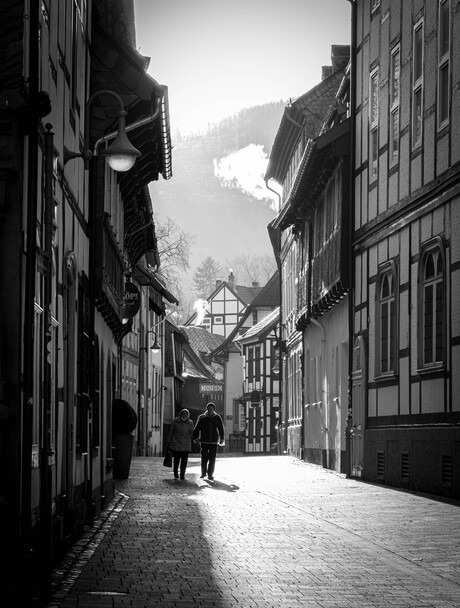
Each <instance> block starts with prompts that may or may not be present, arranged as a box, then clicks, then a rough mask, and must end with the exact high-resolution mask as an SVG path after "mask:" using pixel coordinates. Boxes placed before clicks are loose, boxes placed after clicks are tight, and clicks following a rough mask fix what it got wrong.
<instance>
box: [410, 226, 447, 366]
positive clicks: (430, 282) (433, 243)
mask: <svg viewBox="0 0 460 608" xmlns="http://www.w3.org/2000/svg"><path fill="white" fill-rule="evenodd" d="M435 252H436V253H437V254H438V256H439V257H440V261H441V264H442V274H441V275H440V276H439V275H438V274H435V276H434V277H433V278H429V279H425V269H426V262H427V260H428V257H429V256H430V255H432V254H433V253H435ZM418 270H419V274H418V301H419V311H418V312H419V318H418V324H417V335H418V373H424V372H425V373H426V372H430V371H437V370H440V369H445V368H446V366H447V340H446V336H447V297H446V296H447V292H446V287H447V280H446V279H447V277H446V251H445V246H444V243H443V241H442V239H441V237H435V238H434V239H431V240H430V241H428V242H427V243H425V244H424V245H423V246H422V247H421V252H420V257H419V269H418ZM438 285H440V294H441V296H442V300H441V305H440V308H441V310H440V312H439V314H440V322H441V330H440V332H439V334H437V332H436V323H437V316H438V315H437V309H436V299H437V298H436V293H434V294H433V295H432V296H431V307H432V319H433V320H432V323H431V330H432V331H431V340H432V346H431V351H432V354H434V357H433V360H431V361H426V360H425V353H426V323H425V318H426V314H425V310H426V293H427V287H429V286H432V287H433V286H434V287H435V288H436V287H437V286H438ZM435 291H436V289H435ZM433 309H434V310H433ZM438 335H439V337H440V340H441V345H440V347H439V348H440V350H441V359H436V350H437V336H438Z"/></svg>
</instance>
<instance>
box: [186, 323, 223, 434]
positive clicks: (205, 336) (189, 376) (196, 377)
mask: <svg viewBox="0 0 460 608" xmlns="http://www.w3.org/2000/svg"><path fill="white" fill-rule="evenodd" d="M181 329H182V333H183V334H184V336H185V337H186V339H187V343H186V344H185V345H184V347H183V389H182V407H185V408H187V409H188V410H189V411H190V417H191V418H192V420H193V421H194V422H196V420H197V418H198V416H199V415H200V414H202V413H203V412H204V410H205V409H206V404H207V403H209V402H210V401H212V402H213V403H215V404H216V411H217V413H218V414H220V415H221V416H222V420H224V419H225V410H224V366H223V363H222V362H220V361H219V360H218V359H216V358H213V357H211V353H212V351H213V350H215V349H216V348H217V347H218V346H219V344H221V342H222V341H223V338H222V336H217V335H215V334H211V333H210V332H209V331H208V330H207V329H205V328H204V327H195V326H192V327H186V326H182V327H181ZM178 413H179V412H178V411H176V413H175V414H176V416H177V414H178Z"/></svg>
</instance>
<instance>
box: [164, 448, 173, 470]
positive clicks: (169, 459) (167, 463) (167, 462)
mask: <svg viewBox="0 0 460 608" xmlns="http://www.w3.org/2000/svg"><path fill="white" fill-rule="evenodd" d="M163 466H164V467H172V452H171V450H166V454H165V457H164V458H163Z"/></svg>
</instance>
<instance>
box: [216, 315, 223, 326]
mask: <svg viewBox="0 0 460 608" xmlns="http://www.w3.org/2000/svg"><path fill="white" fill-rule="evenodd" d="M223 322H224V318H223V317H214V324H215V325H222V323H223Z"/></svg>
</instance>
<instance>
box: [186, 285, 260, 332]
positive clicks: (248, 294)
mask: <svg viewBox="0 0 460 608" xmlns="http://www.w3.org/2000/svg"><path fill="white" fill-rule="evenodd" d="M225 287H227V289H229V290H230V291H231V292H232V293H233V294H234V295H235V297H236V298H237V299H239V300H240V301H241V302H242V303H243V304H245V305H246V306H248V305H249V304H251V302H252V301H253V300H254V298H255V297H256V296H257V295H258V294H259V293H260V292H261V291H262V289H263V287H260V286H259V285H258V286H252V287H244V286H243V285H235V286H233V287H232V285H231V284H230V283H228V282H227V281H221V282H220V283H219V284H218V285H217V286H216V288H215V290H214V291H213V292H212V294H211V295H210V296H209V297H208V298H207V301H208V302H211V301H212V300H213V299H214V298H215V297H216V295H217V294H218V293H219V292H220V291H222V289H224V288H225ZM197 315H198V313H196V312H194V313H193V314H192V315H190V317H189V318H188V319H187V321H186V325H187V326H189V324H190V323H191V322H192V321H193V320H194V319H196V317H197Z"/></svg>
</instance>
